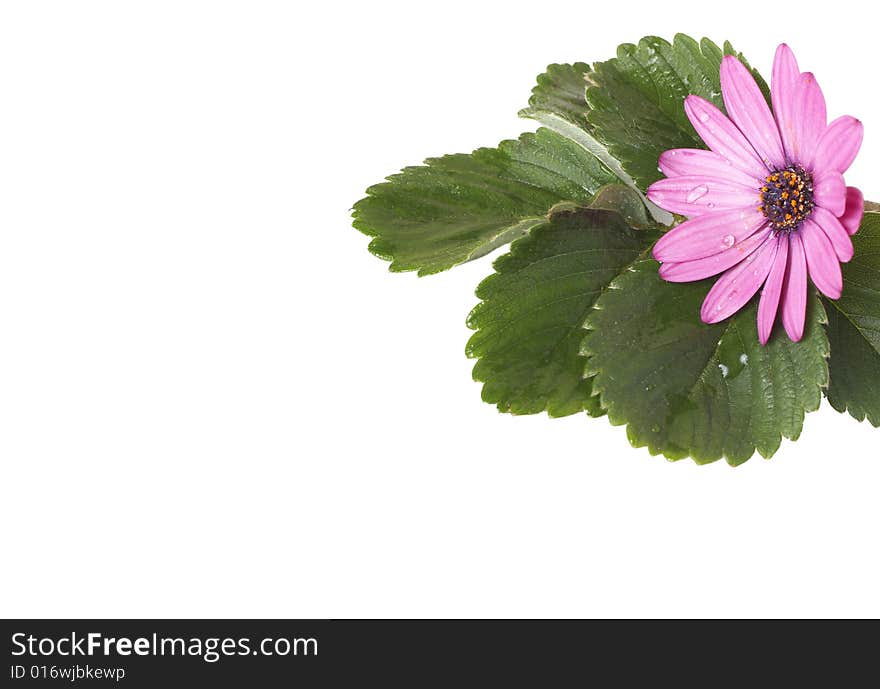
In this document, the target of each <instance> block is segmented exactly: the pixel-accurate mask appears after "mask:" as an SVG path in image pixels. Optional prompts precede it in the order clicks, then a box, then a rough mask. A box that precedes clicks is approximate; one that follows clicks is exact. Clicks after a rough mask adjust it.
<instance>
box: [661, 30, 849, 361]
mask: <svg viewBox="0 0 880 689" xmlns="http://www.w3.org/2000/svg"><path fill="white" fill-rule="evenodd" d="M721 91H722V96H723V98H724V106H725V108H726V109H727V112H728V114H729V115H730V117H729V118H728V117H726V116H725V115H724V114H723V113H722V112H721V111H720V110H719V109H718V108H716V107H715V106H714V105H712V103H710V102H709V101H707V100H705V99H703V98H700V97H699V96H693V95H692V96H688V97H687V98H686V99H685V101H684V108H685V112H686V113H687V116H688V119H689V120H690V121H691V124H693V126H694V129H696V130H697V133H698V134H699V135H700V137H701V138H702V139H703V141H704V142H705V143H706V145H707V146H708V147H709V149H710V150H708V151H707V150H697V149H675V150H670V151H666V152H665V153H664V154H663V155H661V156H660V162H659V165H660V170H661V171H662V172H663V173H664V174H665V175H666V179H662V180H660V181H659V182H656V183H655V184H652V185H651V187H650V188H649V189H648V198H649V199H651V201H653V202H654V203H656V204H657V205H658V206H660V207H661V208H665V209H666V210H668V211H670V212H672V213H677V214H679V215H685V216H687V217H688V218H689V219H688V220H687V221H685V222H683V223H681V224H680V225H678V226H677V227H675V228H673V229H672V230H670V231H669V232H667V233H666V234H665V235H663V237H661V238H660V240H659V241H658V242H657V244H656V245H655V246H654V258H656V259H657V260H658V261H660V262H661V263H662V264H663V265H662V266H661V267H660V276H661V277H662V278H663V279H665V280H669V281H671V282H691V281H694V280H702V279H704V278H707V277H710V276H712V275H717V274H719V273H723V274H722V275H721V277H720V278H719V279H718V280H717V282H716V283H715V285H714V286H713V287H712V289H711V290H710V291H709V294H708V295H707V296H706V299H705V301H704V302H703V307H702V309H701V312H700V316H701V317H702V319H703V321H704V322H706V323H717V322H719V321H722V320H724V319H725V318H728V317H729V316H731V315H733V314H734V313H736V312H737V311H738V310H739V309H741V308H742V307H743V306H745V305H746V304H747V303H748V302H749V300H750V299H751V298H752V297H753V296H754V295H755V294H756V293H757V292H758V290H759V289H761V287H762V285H763V290H762V291H761V297H760V302H759V304H758V337H759V339H760V341H761V344H766V343H767V340H768V339H769V338H770V333H771V331H772V330H773V323H774V321H775V320H776V314H777V312H780V313H781V317H782V324H783V326H784V327H785V331H786V332H787V333H788V336H789V338H791V339H792V340H793V341H795V342H797V341H798V340H800V339H801V337H802V336H803V334H804V318H805V313H806V305H807V276H808V275H809V277H810V279H811V280H812V282H813V284H814V285H815V286H816V288H817V289H818V290H819V291H820V292H822V294H824V295H825V296H827V297H829V298H831V299H838V298H840V294H841V291H842V289H843V280H842V278H841V272H840V263H841V262H844V263H845V262H847V261H849V260H850V259H851V258H852V255H853V246H852V241H851V240H850V235H852V234H855V232H856V231H857V230H858V228H859V223H860V222H861V219H862V214H863V212H864V205H865V202H864V197H863V196H862V193H861V192H860V191H859V190H858V189H856V188H855V187H847V186H846V184H845V183H844V181H843V173H844V172H846V170H847V168H849V166H850V165H851V164H852V161H853V159H854V158H855V157H856V154H857V153H858V151H859V147H860V146H861V143H862V135H863V129H862V123H861V122H859V120H857V119H855V118H854V117H850V116H848V115H845V116H843V117H839V118H838V119H836V120H834V121H833V122H831V124H828V123H827V120H826V113H825V98H824V97H823V95H822V91H821V89H820V88H819V85H818V84H817V83H816V79H815V77H813V75H812V74H811V73H809V72H803V73H801V72H800V71H799V69H798V66H797V62H796V61H795V58H794V55H793V54H792V52H791V50H790V49H789V47H788V46H787V45H785V44H783V45H780V46H779V48H778V49H777V51H776V58H775V59H774V61H773V76H772V84H771V89H770V92H771V100H772V103H773V111H772V112H771V111H770V108H769V107H767V101H766V100H765V99H764V95H763V94H762V93H761V90H760V88H759V87H758V85H757V83H755V80H754V78H753V77H752V75H751V73H750V72H749V70H748V69H746V67H745V66H744V65H743V64H742V63H741V62H740V61H739V60H737V59H736V58H735V57H733V56H730V55H728V56H727V57H725V58H724V60H723V62H722V63H721Z"/></svg>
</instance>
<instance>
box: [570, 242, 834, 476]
mask: <svg viewBox="0 0 880 689" xmlns="http://www.w3.org/2000/svg"><path fill="white" fill-rule="evenodd" d="M657 269H658V264H657V262H656V261H654V260H651V259H644V260H641V261H639V262H637V263H635V264H634V265H633V266H632V267H631V268H630V269H629V270H628V271H627V272H625V273H624V274H623V275H621V276H620V277H619V278H618V279H616V280H615V281H614V282H613V283H612V284H611V286H610V289H608V290H606V291H605V293H604V294H603V295H602V296H601V297H600V298H599V299H598V300H597V302H596V305H595V310H594V311H593V312H592V313H591V314H590V316H589V317H588V319H587V322H586V327H587V328H588V329H589V330H590V332H588V333H587V335H586V336H585V338H584V342H583V350H582V353H583V354H584V355H585V356H588V357H589V358H588V360H587V364H586V366H587V374H588V375H592V376H594V378H593V389H594V390H595V391H596V392H597V393H599V394H600V396H601V401H602V406H603V407H604V408H605V409H607V411H608V417H609V419H610V420H611V422H612V423H613V424H628V428H627V435H628V437H629V439H630V442H631V443H632V444H633V445H634V446H636V447H642V446H647V447H648V449H649V450H650V452H651V453H652V454H658V453H663V454H664V455H665V456H667V457H669V458H670V459H679V458H682V457H686V456H688V455H689V456H691V457H693V458H694V459H695V460H696V461H697V462H699V463H704V462H711V461H714V460H717V459H720V458H721V457H725V458H726V459H727V461H728V462H729V463H730V464H740V463H742V462H744V461H746V460H747V459H749V457H751V456H752V454H753V453H754V451H755V450H756V449H757V450H758V452H760V453H761V454H762V455H763V456H764V457H769V456H771V455H772V454H773V453H774V452H775V451H776V450H777V449H778V447H779V444H780V441H781V436H784V437H786V438H791V439H796V438H797V437H798V435H799V434H800V432H801V428H802V425H803V418H804V413H805V412H807V411H812V410H814V409H816V408H817V407H818V406H819V402H820V400H821V389H822V387H824V386H825V385H827V382H828V367H827V362H826V357H827V356H828V340H827V338H826V336H825V332H824V328H823V327H822V323H824V322H825V312H824V309H823V308H822V304H821V302H820V301H819V299H818V298H816V297H814V296H813V297H811V299H810V304H809V310H808V313H807V327H806V331H805V334H804V337H803V339H802V340H801V341H800V342H798V343H792V342H790V341H789V340H788V338H787V337H785V336H784V334H781V333H779V332H777V333H776V334H775V336H774V337H772V338H771V340H770V342H769V343H768V345H767V346H766V347H762V346H761V345H760V344H759V342H758V333H757V326H756V310H757V307H756V305H755V300H753V302H752V304H751V305H750V306H749V307H747V308H745V309H743V310H742V311H740V312H739V313H738V314H736V315H735V316H733V317H732V318H730V319H728V320H727V321H724V322H722V323H718V324H715V325H706V324H704V323H702V322H701V321H700V317H699V313H700V305H701V303H702V301H703V299H704V297H705V296H706V293H707V292H708V290H709V288H710V286H711V284H712V282H713V281H712V280H706V281H702V282H699V283H689V284H675V283H670V282H665V281H663V280H662V279H661V278H660V277H659V275H658V273H657Z"/></svg>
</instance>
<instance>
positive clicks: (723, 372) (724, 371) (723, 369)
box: [718, 364, 730, 378]
mask: <svg viewBox="0 0 880 689" xmlns="http://www.w3.org/2000/svg"><path fill="white" fill-rule="evenodd" d="M718 368H720V369H721V377H722V378H727V373H728V371H729V370H730V369H728V368H727V366H725V365H724V364H718Z"/></svg>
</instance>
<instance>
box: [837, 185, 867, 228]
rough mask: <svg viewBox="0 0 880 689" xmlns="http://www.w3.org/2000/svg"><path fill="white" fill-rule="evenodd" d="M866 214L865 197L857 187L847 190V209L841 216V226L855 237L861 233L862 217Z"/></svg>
mask: <svg viewBox="0 0 880 689" xmlns="http://www.w3.org/2000/svg"><path fill="white" fill-rule="evenodd" d="M864 214H865V197H864V196H862V192H861V191H860V190H859V189H857V188H856V187H847V188H846V208H845V209H844V211H843V215H841V216H840V224H841V225H843V226H844V228H845V229H846V231H847V232H848V233H849V234H851V235H853V234H855V233H856V232H858V231H859V225H861V224H862V216H863V215H864Z"/></svg>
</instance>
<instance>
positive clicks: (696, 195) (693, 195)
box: [687, 184, 709, 203]
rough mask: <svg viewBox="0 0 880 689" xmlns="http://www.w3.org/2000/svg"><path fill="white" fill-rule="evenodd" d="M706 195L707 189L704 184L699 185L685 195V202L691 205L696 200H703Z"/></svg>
mask: <svg viewBox="0 0 880 689" xmlns="http://www.w3.org/2000/svg"><path fill="white" fill-rule="evenodd" d="M708 193H709V187H707V186H706V185H705V184H701V185H700V186H698V187H694V188H693V189H691V190H690V192H689V193H688V195H687V202H688V203H693V202H694V201H696V200H697V199H701V198H703V197H704V196H705V195H706V194H708Z"/></svg>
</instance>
